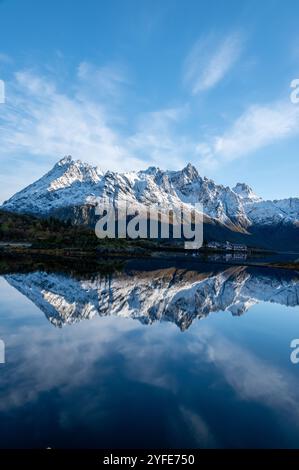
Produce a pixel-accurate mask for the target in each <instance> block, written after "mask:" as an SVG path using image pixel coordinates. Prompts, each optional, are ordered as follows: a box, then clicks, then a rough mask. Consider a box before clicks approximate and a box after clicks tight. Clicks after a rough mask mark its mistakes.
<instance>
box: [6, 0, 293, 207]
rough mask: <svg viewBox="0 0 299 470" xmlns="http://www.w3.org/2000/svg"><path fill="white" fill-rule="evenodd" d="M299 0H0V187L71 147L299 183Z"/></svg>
mask: <svg viewBox="0 0 299 470" xmlns="http://www.w3.org/2000/svg"><path fill="white" fill-rule="evenodd" d="M295 78H299V2H298V1H297V0H288V1H286V0H285V1H281V0H264V1H263V2H261V1H256V0H244V1H234V0H227V1H225V2H224V1H222V0H209V1H207V0H205V1H204V0H109V1H108V0H98V1H96V0H84V1H81V0H76V1H74V0H73V1H72V0H51V1H50V0H49V1H47V0H44V1H42V2H41V1H39V0H2V1H1V0H0V79H1V80H3V81H4V82H5V87H6V88H5V89H6V101H5V103H4V104H0V162H1V170H0V200H1V201H2V200H4V199H6V198H8V197H9V196H11V195H12V194H13V193H14V192H15V191H17V190H20V189H22V188H23V187H24V186H25V185H27V184H29V183H31V182H32V181H33V180H34V179H36V178H37V177H39V176H41V175H42V174H43V173H44V172H45V171H47V170H48V169H50V168H51V166H52V165H53V164H54V163H55V162H56V161H57V160H58V159H60V158H61V157H63V156H64V155H68V154H71V155H72V156H73V157H74V158H79V159H81V160H84V161H87V162H90V163H92V164H97V165H99V166H100V167H101V168H102V169H103V170H105V169H112V170H118V171H123V170H137V169H141V168H145V167H147V166H149V165H157V166H159V167H161V168H164V169H166V168H167V169H179V168H182V167H183V166H185V165H186V164H187V163H188V162H191V163H193V164H194V165H195V166H196V167H197V168H198V170H199V172H200V174H202V175H203V176H204V175H205V176H208V177H211V178H213V179H215V181H216V182H218V183H222V184H225V185H230V186H233V185H235V183H236V182H238V181H240V182H247V183H248V184H250V185H251V186H252V187H253V189H254V190H255V192H256V193H257V194H259V195H261V196H262V197H265V198H273V199H274V198H282V197H289V196H299V190H298V183H297V181H298V174H299V152H298V149H299V104H297V105H295V104H293V103H291V101H290V93H291V89H290V83H291V81H292V80H293V79H295Z"/></svg>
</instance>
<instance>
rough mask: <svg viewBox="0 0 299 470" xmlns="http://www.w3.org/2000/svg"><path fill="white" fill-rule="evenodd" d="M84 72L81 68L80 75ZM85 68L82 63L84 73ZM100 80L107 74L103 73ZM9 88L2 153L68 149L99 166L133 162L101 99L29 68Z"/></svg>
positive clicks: (63, 151) (50, 152) (61, 152)
mask: <svg viewBox="0 0 299 470" xmlns="http://www.w3.org/2000/svg"><path fill="white" fill-rule="evenodd" d="M82 74H83V70H82V68H81V77H80V79H82ZM86 74H87V69H86V68H84V77H85V78H86ZM98 78H99V76H98ZM102 80H103V83H104V81H106V80H108V78H107V75H105V77H104V78H103V77H102ZM112 86H114V85H113V84H110V87H112ZM10 90H11V93H10V95H9V99H8V100H7V105H6V106H4V107H3V109H2V113H1V129H0V133H1V140H2V145H1V149H0V157H1V155H2V156H4V157H6V158H7V157H8V156H9V155H13V154H16V153H19V154H23V155H28V154H29V155H31V156H32V155H36V156H40V157H42V156H49V157H51V158H54V159H57V157H58V156H61V155H65V154H72V155H74V156H76V157H78V158H85V159H87V160H91V161H93V162H95V163H98V164H101V163H102V164H103V166H105V164H106V163H108V162H109V166H110V167H111V168H113V167H114V168H117V167H118V166H119V165H121V167H124V166H126V165H127V167H128V168H130V167H131V168H132V167H134V166H135V165H136V160H135V159H134V158H133V157H131V156H130V155H129V154H128V153H127V152H126V150H125V148H124V147H123V145H122V142H121V139H120V136H119V135H118V133H117V132H116V131H115V130H114V129H112V126H111V125H110V119H111V114H110V113H109V111H108V110H107V108H106V107H105V106H104V105H103V104H102V103H101V101H97V100H96V99H93V100H92V99H89V98H88V97H86V96H84V94H82V93H80V94H79V93H76V92H75V93H73V94H72V93H71V92H69V93H68V94H66V93H62V92H60V91H59V90H58V89H57V87H56V84H55V83H53V82H52V81H50V80H49V79H48V78H47V77H42V76H39V75H36V74H33V73H31V72H30V71H22V72H18V73H16V75H15V81H14V83H13V85H12V86H11V89H10ZM106 92H107V89H106ZM111 92H112V89H111Z"/></svg>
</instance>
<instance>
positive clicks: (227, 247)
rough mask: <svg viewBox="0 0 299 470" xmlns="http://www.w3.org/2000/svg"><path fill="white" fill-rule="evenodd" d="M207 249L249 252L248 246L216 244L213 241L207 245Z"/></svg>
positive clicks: (225, 243) (226, 243)
mask: <svg viewBox="0 0 299 470" xmlns="http://www.w3.org/2000/svg"><path fill="white" fill-rule="evenodd" d="M207 248H211V249H212V250H225V251H243V252H245V251H246V252H247V251H248V249H247V246H246V245H242V244H240V243H230V242H228V241H226V242H216V241H212V242H209V243H208V244H207Z"/></svg>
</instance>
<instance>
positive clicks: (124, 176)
mask: <svg viewBox="0 0 299 470" xmlns="http://www.w3.org/2000/svg"><path fill="white" fill-rule="evenodd" d="M116 199H117V200H118V201H126V203H127V204H135V205H137V206H139V207H149V206H155V207H159V208H170V207H179V206H180V205H182V204H183V205H187V206H188V207H190V206H192V205H194V204H195V203H197V202H200V203H201V204H202V205H203V212H204V221H205V223H207V224H208V225H209V227H208V233H209V231H210V234H209V236H208V238H222V239H223V237H225V239H229V238H230V234H231V235H232V232H234V233H238V234H244V237H245V238H244V237H243V239H242V235H240V236H239V238H237V239H236V236H235V237H234V236H233V235H232V238H233V240H232V241H242V242H245V243H246V240H247V242H248V237H247V239H246V236H245V235H246V234H251V235H253V236H252V237H251V238H250V239H249V241H251V242H252V243H251V244H257V245H261V242H262V246H265V244H264V245H263V240H262V239H263V238H265V237H267V240H266V241H267V243H268V242H271V238H273V239H274V240H275V243H274V244H272V246H276V245H279V244H282V245H283V244H285V243H286V242H288V241H289V248H292V249H294V248H296V247H297V246H298V248H299V237H298V233H299V230H298V224H299V198H289V199H283V200H274V201H264V200H262V199H261V198H260V197H258V196H257V195H256V194H255V193H254V192H253V191H252V189H251V188H250V187H249V186H247V185H246V184H245V183H238V184H237V185H236V186H235V187H234V188H232V189H231V188H229V187H225V186H222V185H217V184H216V183H215V182H214V181H212V180H210V179H208V178H205V177H201V176H200V175H199V174H198V171H197V170H196V168H195V167H194V166H192V165H191V164H188V165H187V166H186V167H185V168H183V169H182V170H179V171H162V170H160V169H159V168H156V167H149V168H148V169H147V170H144V171H138V172H128V173H116V172H110V171H107V172H106V173H103V172H102V171H100V170H99V169H97V168H95V167H92V166H91V165H89V164H86V163H83V162H81V161H79V160H77V161H74V160H73V159H72V158H71V157H65V158H63V159H62V160H60V161H59V162H58V163H57V164H56V165H55V166H54V167H53V168H52V170H50V171H49V172H48V173H47V174H46V175H44V176H43V177H42V178H40V179H39V180H38V181H36V182H34V183H33V184H31V185H30V186H28V187H27V188H25V189H23V190H22V191H20V192H18V193H17V194H15V195H14V196H12V197H11V198H10V199H9V200H8V201H5V202H4V204H3V205H2V207H1V208H2V209H3V210H8V211H11V212H18V213H28V214H33V215H36V216H41V217H45V216H49V215H52V216H54V217H57V218H60V219H63V220H67V219H71V221H72V222H74V223H79V224H89V225H93V224H94V221H95V215H94V207H95V205H96V202H97V201H100V203H101V202H105V203H113V202H114V201H115V200H116ZM221 229H228V231H227V230H226V232H225V233H224V232H223V231H222V232H221V233H220V232H219V230H220V231H221ZM269 229H270V232H269ZM274 231H276V233H275V234H274ZM269 233H270V237H269ZM272 235H273V237H272ZM264 241H265V240H264ZM267 243H266V245H267ZM249 244H250V243H249ZM270 247H271V243H270Z"/></svg>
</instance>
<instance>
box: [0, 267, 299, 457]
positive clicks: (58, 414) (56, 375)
mask: <svg viewBox="0 0 299 470" xmlns="http://www.w3.org/2000/svg"><path fill="white" fill-rule="evenodd" d="M0 296H1V303H0V325H1V328H0V337H1V339H2V340H3V341H4V342H5V352H6V362H5V364H0V394H1V400H0V446H1V447H2V448H5V447H12V448H14V447H30V448H32V447H39V448H46V447H52V448H58V447H67V448H74V447H82V448H104V447H106V448H107V447H109V448H113V447H169V448H184V447H189V448H190V447H198V448H206V447H221V448H226V447H234V448H235V447H298V443H299V364H298V365H295V364H293V363H292V362H291V361H290V354H291V349H290V342H291V340H292V339H293V338H297V337H299V276H298V275H297V273H294V272H287V271H283V270H280V271H273V270H267V269H260V270H257V269H254V268H244V267H238V266H234V267H231V268H227V269H224V268H222V269H219V268H216V267H213V266H212V265H211V266H208V267H205V268H204V269H203V268H198V267H197V268H196V269H195V268H194V267H193V268H192V269H186V267H173V266H171V265H168V266H165V265H163V264H161V265H159V266H157V265H153V264H151V263H148V264H147V265H145V264H143V263H141V266H140V265H139V266H134V265H130V266H128V267H127V269H126V270H125V271H124V272H121V273H115V274H113V275H107V276H106V275H103V274H101V275H96V274H93V275H90V276H89V275H84V276H81V277H80V276H74V275H71V274H68V273H57V272H51V271H50V272H49V271H47V272H46V271H38V270H35V271H33V272H27V273H17V272H12V273H11V274H7V275H5V276H2V277H1V278H0Z"/></svg>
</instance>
